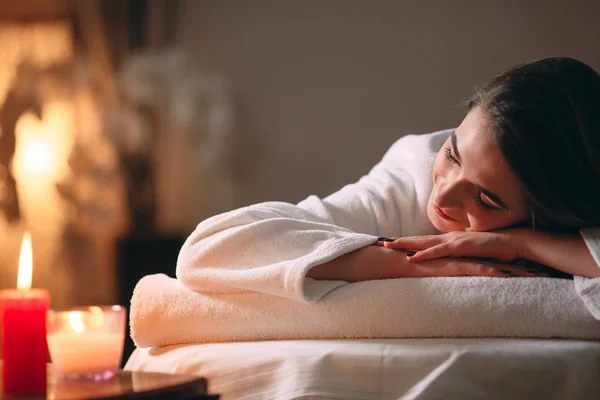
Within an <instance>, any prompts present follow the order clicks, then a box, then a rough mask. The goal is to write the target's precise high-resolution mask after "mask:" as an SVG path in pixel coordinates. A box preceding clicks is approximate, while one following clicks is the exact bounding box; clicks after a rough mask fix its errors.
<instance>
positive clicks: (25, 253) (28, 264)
mask: <svg viewBox="0 0 600 400" xmlns="http://www.w3.org/2000/svg"><path fill="white" fill-rule="evenodd" d="M32 270H33V252H32V250H31V235H30V234H29V232H25V235H23V241H22V242H21V254H20V256H19V272H18V275H17V288H19V289H21V290H28V289H30V288H31V275H32Z"/></svg>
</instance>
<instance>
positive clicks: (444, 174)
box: [427, 107, 530, 232]
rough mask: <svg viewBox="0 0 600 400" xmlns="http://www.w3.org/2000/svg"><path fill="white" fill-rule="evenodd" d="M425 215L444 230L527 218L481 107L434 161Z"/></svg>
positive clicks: (487, 227)
mask: <svg viewBox="0 0 600 400" xmlns="http://www.w3.org/2000/svg"><path fill="white" fill-rule="evenodd" d="M427 216H428V217H429V219H430V221H431V222H432V224H433V225H434V226H435V227H436V228H437V229H438V230H440V231H442V232H451V231H489V230H494V229H500V228H504V227H508V226H511V225H515V224H517V223H519V222H522V221H523V220H525V219H526V218H528V217H530V215H529V211H528V209H526V207H525V201H524V195H523V191H522V189H521V186H520V184H519V181H518V180H517V177H516V176H515V175H514V174H513V172H512V170H511V169H510V167H509V166H508V164H507V163H506V161H505V160H504V158H503V157H502V154H501V153H500V150H499V149H498V147H497V146H496V144H495V143H494V140H493V137H492V131H491V128H490V127H489V126H488V121H487V116H486V114H485V112H484V111H483V110H482V109H481V108H480V107H477V108H474V109H473V110H471V112H469V114H467V116H466V117H465V119H464V120H463V122H462V123H461V124H460V126H459V127H458V128H457V129H456V131H455V132H454V133H453V134H452V135H451V137H450V138H448V140H447V141H446V143H444V146H443V147H442V149H441V150H440V152H439V153H438V155H437V157H436V159H435V163H434V166H433V190H432V191H431V196H430V197H429V202H428V204H427Z"/></svg>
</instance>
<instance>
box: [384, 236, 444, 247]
mask: <svg viewBox="0 0 600 400" xmlns="http://www.w3.org/2000/svg"><path fill="white" fill-rule="evenodd" d="M439 243H441V239H440V238H439V235H437V236H414V237H404V238H396V239H395V240H394V241H393V242H384V246H385V247H388V248H390V249H410V250H423V249H426V248H429V247H431V246H434V245H436V244H439Z"/></svg>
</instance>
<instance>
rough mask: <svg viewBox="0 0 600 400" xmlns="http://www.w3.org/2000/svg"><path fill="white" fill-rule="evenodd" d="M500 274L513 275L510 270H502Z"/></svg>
mask: <svg viewBox="0 0 600 400" xmlns="http://www.w3.org/2000/svg"><path fill="white" fill-rule="evenodd" d="M500 272H502V273H503V274H506V275H510V274H511V272H510V270H508V269H501V270H500Z"/></svg>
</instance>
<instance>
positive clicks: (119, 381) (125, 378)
mask: <svg viewBox="0 0 600 400" xmlns="http://www.w3.org/2000/svg"><path fill="white" fill-rule="evenodd" d="M1 367H2V365H1V364H0V370H1ZM1 379H2V375H1V374H0V384H1ZM1 387H2V386H1V385H0V388H1ZM133 398H135V399H158V398H160V399H198V400H200V399H206V400H208V399H218V398H219V397H218V396H211V395H207V393H206V379H204V378H199V377H196V376H185V375H170V374H159V373H153V372H130V371H118V372H117V374H116V375H115V377H113V378H112V379H110V380H108V381H104V382H87V381H70V380H64V379H58V378H57V376H56V374H55V372H54V369H53V368H52V365H51V364H49V365H48V391H47V393H46V395H43V394H42V395H33V396H13V395H7V394H4V393H0V399H4V400H8V399H11V400H26V399H27V400H29V399H35V400H38V399H57V400H58V399H133Z"/></svg>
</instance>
